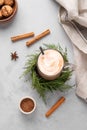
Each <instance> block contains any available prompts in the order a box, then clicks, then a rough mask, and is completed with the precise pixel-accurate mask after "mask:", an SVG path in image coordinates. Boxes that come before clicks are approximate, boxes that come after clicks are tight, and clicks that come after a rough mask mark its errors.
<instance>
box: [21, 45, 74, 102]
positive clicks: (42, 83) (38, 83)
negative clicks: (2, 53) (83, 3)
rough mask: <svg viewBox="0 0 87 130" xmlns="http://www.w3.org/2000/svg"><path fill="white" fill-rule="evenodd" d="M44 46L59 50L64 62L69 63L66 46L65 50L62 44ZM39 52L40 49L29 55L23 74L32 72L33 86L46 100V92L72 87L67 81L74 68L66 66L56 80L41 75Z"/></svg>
mask: <svg viewBox="0 0 87 130" xmlns="http://www.w3.org/2000/svg"><path fill="white" fill-rule="evenodd" d="M43 48H44V49H55V50H58V51H59V52H60V53H61V54H62V56H63V58H64V62H65V63H66V62H67V63H68V59H67V49H66V48H65V51H64V50H63V49H62V48H61V47H60V46H56V45H54V44H48V45H47V44H44V47H43ZM39 53H40V51H38V52H36V54H33V55H29V56H28V60H27V62H26V64H25V71H24V73H23V75H27V74H29V73H30V74H31V78H32V86H33V88H34V89H36V90H37V92H38V93H39V95H40V97H42V99H43V100H44V101H45V102H46V97H45V94H46V92H48V91H50V92H53V91H54V90H59V91H65V90H68V89H70V88H71V86H70V85H68V84H66V81H67V80H69V79H70V76H71V75H72V70H70V68H69V67H65V68H64V69H63V70H62V73H61V75H60V76H59V77H58V78H56V79H55V80H51V81H49V80H46V79H44V78H42V77H40V76H39V74H38V72H37V66H36V65H37V59H38V55H39Z"/></svg>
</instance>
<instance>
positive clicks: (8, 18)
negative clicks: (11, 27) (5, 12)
mask: <svg viewBox="0 0 87 130" xmlns="http://www.w3.org/2000/svg"><path fill="white" fill-rule="evenodd" d="M3 6H4V5H3ZM12 9H13V12H12V14H11V15H10V16H8V17H2V18H0V23H2V24H3V23H7V22H9V21H10V20H11V19H12V18H13V17H14V16H15V14H16V12H17V9H18V3H17V1H16V0H14V4H13V6H12Z"/></svg>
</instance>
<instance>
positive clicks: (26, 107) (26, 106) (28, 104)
mask: <svg viewBox="0 0 87 130" xmlns="http://www.w3.org/2000/svg"><path fill="white" fill-rule="evenodd" d="M20 107H21V108H22V110H23V111H24V112H30V111H32V110H33V108H34V102H33V101H32V99H29V98H26V99H24V100H23V101H22V102H21V104H20Z"/></svg>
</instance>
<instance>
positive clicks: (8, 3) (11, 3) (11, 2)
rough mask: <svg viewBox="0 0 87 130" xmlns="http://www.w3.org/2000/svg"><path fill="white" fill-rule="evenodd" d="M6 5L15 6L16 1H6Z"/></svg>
mask: <svg viewBox="0 0 87 130" xmlns="http://www.w3.org/2000/svg"><path fill="white" fill-rule="evenodd" d="M4 3H5V5H10V6H12V5H13V4H14V0H4Z"/></svg>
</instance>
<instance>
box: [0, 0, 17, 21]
mask: <svg viewBox="0 0 87 130" xmlns="http://www.w3.org/2000/svg"><path fill="white" fill-rule="evenodd" d="M17 8H18V4H17V1H16V0H0V23H6V22H8V21H10V20H11V19H12V18H13V17H14V15H15V14H16V12H17Z"/></svg>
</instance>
